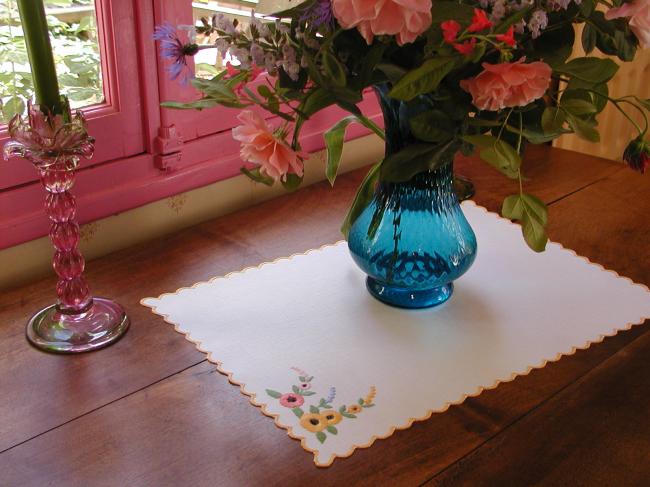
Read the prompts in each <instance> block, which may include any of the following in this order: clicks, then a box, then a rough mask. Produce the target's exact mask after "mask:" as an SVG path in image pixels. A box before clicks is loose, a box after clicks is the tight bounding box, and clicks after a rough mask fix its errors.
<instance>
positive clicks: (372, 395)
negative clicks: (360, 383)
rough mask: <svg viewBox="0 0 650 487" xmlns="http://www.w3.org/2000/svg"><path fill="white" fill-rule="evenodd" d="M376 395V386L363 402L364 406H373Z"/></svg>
mask: <svg viewBox="0 0 650 487" xmlns="http://www.w3.org/2000/svg"><path fill="white" fill-rule="evenodd" d="M376 395H377V388H376V387H375V386H372V387H371V388H370V392H369V393H368V395H367V396H366V398H365V399H364V401H363V402H364V404H366V405H369V404H372V402H373V401H374V400H375V396H376Z"/></svg>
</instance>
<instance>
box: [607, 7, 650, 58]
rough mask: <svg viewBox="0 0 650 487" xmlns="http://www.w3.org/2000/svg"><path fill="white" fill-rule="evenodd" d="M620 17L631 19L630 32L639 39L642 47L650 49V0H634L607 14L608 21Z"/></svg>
mask: <svg viewBox="0 0 650 487" xmlns="http://www.w3.org/2000/svg"><path fill="white" fill-rule="evenodd" d="M620 17H629V18H630V30H632V32H634V35H635V36H636V37H637V39H639V44H641V47H650V0H634V1H633V2H629V3H624V4H623V5H621V6H620V7H618V8H611V9H609V10H608V11H607V13H606V14H605V18H606V19H607V20H612V19H618V18H620Z"/></svg>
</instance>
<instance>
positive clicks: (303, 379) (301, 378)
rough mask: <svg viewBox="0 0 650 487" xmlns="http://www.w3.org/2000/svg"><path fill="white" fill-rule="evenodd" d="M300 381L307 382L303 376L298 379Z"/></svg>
mask: <svg viewBox="0 0 650 487" xmlns="http://www.w3.org/2000/svg"><path fill="white" fill-rule="evenodd" d="M298 380H299V381H300V382H307V378H306V377H305V376H304V375H301V376H300V377H298Z"/></svg>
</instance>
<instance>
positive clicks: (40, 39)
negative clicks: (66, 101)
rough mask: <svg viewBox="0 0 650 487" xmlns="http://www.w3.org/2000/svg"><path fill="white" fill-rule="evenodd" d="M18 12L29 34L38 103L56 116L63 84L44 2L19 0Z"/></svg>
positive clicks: (26, 42) (27, 38) (27, 42)
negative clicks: (54, 53)
mask: <svg viewBox="0 0 650 487" xmlns="http://www.w3.org/2000/svg"><path fill="white" fill-rule="evenodd" d="M18 11H19V12H20V21H21V23H22V27H23V32H24V33H25V44H26V46H27V54H28V55H29V64H30V65H31V67H32V78H33V80H34V91H35V93H36V103H38V104H39V105H41V106H43V107H46V108H49V109H50V110H52V112H53V113H60V112H61V100H60V94H59V82H58V80H57V77H56V68H55V67H54V56H53V55H52V45H51V44H50V36H49V30H48V27H47V20H46V18H45V7H44V6H43V0H18Z"/></svg>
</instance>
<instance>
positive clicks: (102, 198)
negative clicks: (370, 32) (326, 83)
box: [0, 0, 383, 249]
mask: <svg viewBox="0 0 650 487" xmlns="http://www.w3.org/2000/svg"><path fill="white" fill-rule="evenodd" d="M121 2H126V3H129V4H130V6H129V8H128V9H127V11H130V12H132V17H131V19H129V20H128V21H129V22H131V23H132V25H134V26H135V30H134V32H133V37H132V38H131V39H135V48H134V47H133V42H132V41H131V42H130V46H131V47H130V48H131V49H133V50H134V51H135V52H137V56H133V58H134V61H129V62H128V66H129V69H134V70H136V71H133V72H132V73H131V75H130V77H127V80H128V81H129V83H130V85H131V86H130V87H131V88H135V91H136V92H137V93H136V94H134V93H133V91H131V92H129V93H130V95H129V96H132V97H133V98H127V97H124V96H122V95H123V92H122V91H121V89H120V88H119V82H120V81H121V78H120V72H121V71H120V68H121V66H120V63H121V61H122V58H121V57H120V59H119V60H120V62H118V63H116V67H117V71H116V73H117V84H118V88H117V89H118V92H117V95H119V100H120V102H121V103H120V104H119V105H118V106H119V108H120V109H125V108H126V107H129V106H130V107H133V106H135V107H137V110H138V114H139V118H138V120H139V122H138V123H140V127H141V131H142V137H141V144H142V149H141V150H140V152H139V153H136V154H133V155H128V156H117V157H115V158H112V159H110V160H101V158H98V159H95V160H93V162H92V163H90V164H84V165H82V168H81V170H80V171H79V175H78V182H77V184H76V186H75V188H74V191H73V192H74V194H75V195H76V197H77V199H78V208H79V210H78V217H79V221H80V223H86V222H89V221H93V220H96V219H99V218H104V217H107V216H110V215H114V214H116V213H119V212H123V211H126V210H129V209H132V208H136V207H139V206H142V205H145V204H147V203H151V202H154V201H157V200H160V199H162V198H165V197H168V196H171V195H174V194H178V193H182V192H185V191H189V190H192V189H195V188H198V187H201V186H206V185H208V184H211V183H214V182H217V181H220V180H223V179H227V178H230V177H233V176H237V175H239V174H240V167H241V166H242V161H241V159H240V157H239V146H238V144H237V142H236V141H234V140H233V139H232V136H231V132H230V128H232V127H233V126H235V125H236V114H237V112H236V111H234V110H229V109H225V108H215V109H212V110H205V111H202V112H194V111H176V110H174V111H172V110H168V109H162V108H161V107H160V102H161V100H171V99H174V100H178V99H183V97H188V96H197V95H196V93H191V92H190V91H188V89H187V88H186V87H185V88H184V87H180V86H178V85H177V84H172V83H170V82H169V81H168V80H167V78H166V77H164V76H165V72H164V65H163V62H162V60H161V59H160V58H159V56H158V53H157V48H156V45H155V43H154V42H153V40H152V37H151V36H152V33H153V29H154V26H155V25H158V24H160V23H162V22H163V21H165V20H170V21H173V19H179V18H180V19H183V17H178V15H180V14H179V13H178V11H177V10H175V9H174V8H173V6H174V5H176V6H177V8H178V6H179V5H181V6H183V5H185V4H186V5H191V2H190V1H189V0H178V1H170V0H111V4H114V5H117V4H118V3H121ZM115 10H116V9H115V8H114V9H113V11H114V12H115ZM189 13H190V15H191V10H190V12H189ZM186 14H187V11H186ZM119 18H120V19H123V16H120V17H119ZM190 18H191V17H190ZM116 19H117V17H115V16H114V17H113V21H115V20H116ZM123 21H124V22H127V20H125V19H123ZM176 22H177V23H182V21H181V22H178V21H176ZM121 35H122V34H121V33H120V32H117V36H121ZM113 42H114V44H112V45H111V44H110V43H109V44H108V45H107V46H106V47H105V49H107V52H109V53H110V52H112V53H113V54H115V53H116V51H115V50H114V49H116V48H118V47H119V43H120V41H119V40H115V39H114V40H113ZM111 49H113V50H112V51H111ZM117 52H119V51H117ZM136 58H137V59H136ZM142 60H145V61H144V62H143V61H142ZM106 72H109V73H110V72H111V71H106ZM136 73H137V76H138V80H139V83H133V78H134V74H136ZM109 81H112V80H109ZM185 99H187V98H185ZM133 100H135V101H136V102H135V103H134V102H133ZM111 101H113V100H111ZM359 108H360V109H361V110H362V111H363V113H364V114H365V115H366V116H368V117H369V118H370V119H371V120H373V121H375V122H376V123H378V124H380V125H381V124H382V122H383V118H382V114H381V109H380V108H379V105H378V103H377V100H376V98H375V96H374V94H373V93H372V91H371V90H368V91H367V92H366V93H365V96H364V100H363V101H362V102H361V103H360V104H359ZM94 110H95V109H91V110H89V111H88V116H89V118H90V133H91V135H94V136H95V137H96V138H97V139H98V141H97V145H98V153H100V154H101V152H99V151H101V150H104V149H103V148H102V147H101V146H102V144H104V143H110V140H119V139H120V138H121V136H122V134H123V133H122V131H121V129H120V126H119V125H115V126H111V128H109V129H108V131H109V132H111V133H110V134H108V137H109V138H108V139H107V140H108V142H102V139H101V138H100V137H98V135H102V130H103V129H104V128H103V127H105V126H102V125H101V123H102V116H101V111H100V110H101V108H98V109H97V110H98V111H97V112H95V111H94ZM120 113H123V112H120ZM109 114H110V112H109ZM95 115H96V116H95ZM345 115H347V113H346V112H344V111H343V110H342V109H340V108H338V107H331V108H329V109H327V110H325V111H323V112H321V113H319V114H318V115H316V116H314V117H313V118H312V119H311V120H309V121H308V122H307V123H306V124H305V126H304V128H303V132H302V134H303V135H302V138H301V143H302V146H303V148H304V149H305V150H306V151H309V152H314V151H317V150H320V149H323V148H324V142H323V137H322V135H323V132H324V131H325V130H327V129H328V128H329V127H331V126H332V125H333V124H334V123H335V122H336V121H338V120H339V119H340V118H341V117H343V116H345ZM107 116H108V115H107ZM270 121H271V123H274V122H275V120H274V118H270ZM125 128H126V130H127V134H126V135H127V136H128V133H129V132H128V131H129V130H131V129H135V127H130V126H125ZM180 129H182V133H181V136H180V137H179V136H178V135H179V133H180V132H181V130H180ZM369 133H370V132H369V131H368V130H367V129H366V128H364V127H362V126H360V125H356V124H355V125H352V126H350V128H349V129H348V133H347V136H346V139H348V140H349V139H354V138H357V137H361V136H364V135H367V134H369ZM371 162H374V161H368V163H371ZM307 163H309V162H307ZM1 164H3V165H4V166H0V174H1V173H2V172H4V171H7V170H8V168H9V166H8V164H11V170H12V171H18V170H20V171H21V172H22V174H25V176H24V178H23V181H26V182H24V183H20V184H19V185H18V186H14V187H6V186H5V187H4V188H0V249H2V248H6V247H9V246H12V245H16V244H19V243H22V242H26V241H28V240H32V239H34V238H38V237H41V236H44V235H46V234H47V231H48V229H49V224H48V220H47V218H46V217H45V215H44V213H43V209H42V201H43V192H42V189H41V187H40V184H39V183H38V182H36V181H35V176H34V170H33V168H32V167H31V166H30V165H29V164H28V163H26V162H25V163H23V162H21V161H10V162H8V163H1ZM20 166H23V167H20ZM28 172H29V174H27V173H28Z"/></svg>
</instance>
